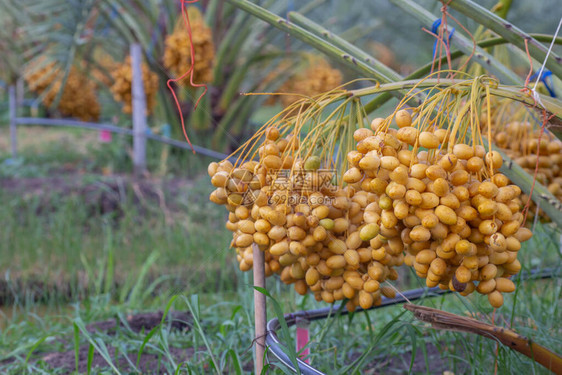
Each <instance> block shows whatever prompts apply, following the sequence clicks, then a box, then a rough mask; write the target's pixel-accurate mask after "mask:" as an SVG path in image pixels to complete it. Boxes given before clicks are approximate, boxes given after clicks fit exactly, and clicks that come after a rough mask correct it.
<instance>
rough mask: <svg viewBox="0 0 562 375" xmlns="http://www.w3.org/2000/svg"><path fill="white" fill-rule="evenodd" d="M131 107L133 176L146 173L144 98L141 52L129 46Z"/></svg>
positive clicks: (133, 45)
mask: <svg viewBox="0 0 562 375" xmlns="http://www.w3.org/2000/svg"><path fill="white" fill-rule="evenodd" d="M131 71H132V79H131V86H132V88H131V89H132V105H133V169H134V173H135V175H136V176H137V177H138V176H142V175H143V174H144V172H145V171H146V97H145V94H144V85H143V81H142V50H141V46H140V44H138V43H134V44H132V45H131Z"/></svg>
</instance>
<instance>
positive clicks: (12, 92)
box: [8, 85, 18, 158]
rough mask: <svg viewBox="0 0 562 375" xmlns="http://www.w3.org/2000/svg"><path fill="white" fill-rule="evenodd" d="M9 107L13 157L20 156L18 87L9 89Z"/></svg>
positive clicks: (12, 86)
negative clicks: (17, 119) (17, 124)
mask: <svg viewBox="0 0 562 375" xmlns="http://www.w3.org/2000/svg"><path fill="white" fill-rule="evenodd" d="M8 96H9V106H10V146H11V150H12V157H13V158H15V157H16V156H18V143H17V142H18V134H17V128H16V117H17V115H18V113H17V108H18V107H17V98H16V87H15V86H14V85H11V86H10V88H9V89H8Z"/></svg>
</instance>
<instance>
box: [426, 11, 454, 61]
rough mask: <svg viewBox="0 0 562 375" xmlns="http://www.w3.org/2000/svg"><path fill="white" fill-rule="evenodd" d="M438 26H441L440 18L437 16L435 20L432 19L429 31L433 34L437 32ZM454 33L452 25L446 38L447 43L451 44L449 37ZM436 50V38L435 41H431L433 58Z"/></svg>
mask: <svg viewBox="0 0 562 375" xmlns="http://www.w3.org/2000/svg"><path fill="white" fill-rule="evenodd" d="M439 26H441V18H438V19H436V20H435V21H433V24H432V25H431V32H432V33H433V34H437V30H439ZM454 33H455V28H454V27H453V28H452V29H451V32H450V33H449V37H448V38H447V43H449V44H451V38H452V37H453V34H454ZM436 52H437V39H436V40H435V42H433V59H435V53H436Z"/></svg>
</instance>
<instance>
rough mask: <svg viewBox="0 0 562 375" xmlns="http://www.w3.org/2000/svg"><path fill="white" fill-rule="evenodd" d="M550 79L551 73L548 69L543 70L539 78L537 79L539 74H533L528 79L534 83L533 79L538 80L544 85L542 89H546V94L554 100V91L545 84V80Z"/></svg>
mask: <svg viewBox="0 0 562 375" xmlns="http://www.w3.org/2000/svg"><path fill="white" fill-rule="evenodd" d="M548 77H551V79H552V72H551V71H550V70H548V69H545V70H544V71H543V73H542V75H541V77H539V72H536V73H535V74H533V75H532V76H531V78H530V80H531V81H534V80H535V79H538V80H539V82H542V83H544V87H546V90H547V91H548V94H549V95H550V96H552V97H553V98H556V93H555V92H554V89H553V88H552V87H550V85H549V84H548V82H547V80H546V79H547V78H548Z"/></svg>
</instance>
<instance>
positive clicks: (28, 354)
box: [25, 335, 51, 365]
mask: <svg viewBox="0 0 562 375" xmlns="http://www.w3.org/2000/svg"><path fill="white" fill-rule="evenodd" d="M49 337H51V335H45V336H43V337H41V338H40V339H39V340H37V342H36V343H35V344H33V346H32V347H31V349H29V352H28V353H27V356H26V357H25V364H26V365H27V363H28V362H29V358H31V355H32V354H33V352H34V351H35V349H37V347H38V346H39V345H41V344H42V343H43V342H44V341H45V340H47V338H49Z"/></svg>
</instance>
